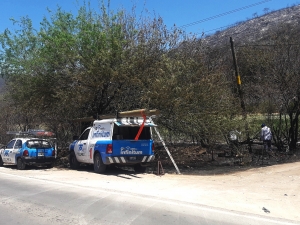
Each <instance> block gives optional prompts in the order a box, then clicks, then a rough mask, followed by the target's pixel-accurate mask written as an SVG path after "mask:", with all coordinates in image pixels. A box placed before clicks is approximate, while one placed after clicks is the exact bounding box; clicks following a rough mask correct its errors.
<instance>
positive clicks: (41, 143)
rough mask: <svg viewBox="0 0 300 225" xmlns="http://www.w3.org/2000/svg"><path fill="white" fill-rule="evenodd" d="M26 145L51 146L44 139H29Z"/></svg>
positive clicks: (34, 146) (31, 146)
mask: <svg viewBox="0 0 300 225" xmlns="http://www.w3.org/2000/svg"><path fill="white" fill-rule="evenodd" d="M26 146H27V147H28V148H51V144H50V143H49V142H48V141H45V140H29V141H27V142H26Z"/></svg>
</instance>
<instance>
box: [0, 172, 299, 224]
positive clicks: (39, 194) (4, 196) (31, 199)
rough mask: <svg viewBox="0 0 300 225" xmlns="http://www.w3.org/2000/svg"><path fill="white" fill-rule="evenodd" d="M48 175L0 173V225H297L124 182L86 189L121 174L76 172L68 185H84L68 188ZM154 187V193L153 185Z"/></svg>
mask: <svg viewBox="0 0 300 225" xmlns="http://www.w3.org/2000/svg"><path fill="white" fill-rule="evenodd" d="M47 171H48V173H50V171H51V170H33V171H30V170H25V171H18V170H15V169H12V168H10V167H9V168H7V167H6V168H5V167H4V168H0V203H1V204H0V224H1V225H6V224H7V225H8V224H9V225H14V224H22V225H27V224H28V225H29V224H30V225H33V224H39V225H42V224H46V225H50V224H51V225H54V224H72V225H73V224H74V225H75V224H82V225H85V224H89V225H90V224H104V225H107V224H114V225H116V224H124V225H125V224H136V225H141V224H143V225H147V224H164V225H168V224H170V225H171V224H172V225H174V224H184V225H188V224H197V225H199V224H209V225H213V224H222V225H223V224H264V225H268V224H270V225H271V224H274V225H275V224H276V225H279V224H295V223H293V222H291V221H287V220H283V219H274V218H269V217H264V216H259V215H254V214H248V213H245V212H243V213H242V212H238V211H232V210H226V209H221V208H216V207H209V206H205V205H202V204H201V202H199V203H191V202H187V201H185V200H184V199H182V198H179V197H178V198H177V199H176V193H174V194H175V198H173V199H170V198H164V197H162V196H159V195H157V196H155V195H148V194H147V190H145V191H143V190H140V191H139V193H134V192H133V191H132V190H133V189H138V187H137V186H136V185H138V182H132V183H131V185H132V186H131V185H128V184H126V180H124V181H123V182H124V187H123V188H122V187H121V188H120V186H119V187H118V188H116V189H114V188H110V189H108V188H107V187H101V185H88V183H89V182H92V183H94V184H95V183H97V180H98V179H101V180H102V182H105V179H106V177H107V182H111V181H112V179H115V178H118V179H120V174H115V175H114V174H110V175H99V174H92V178H89V179H86V182H84V176H85V174H86V176H87V177H89V176H91V173H92V172H91V171H87V172H78V174H76V172H77V171H70V174H69V176H71V175H72V178H70V179H72V180H76V179H78V180H83V181H82V183H72V182H69V180H68V179H67V178H64V179H59V180H58V179H52V176H53V175H51V176H47ZM60 173H68V171H56V178H57V177H60ZM127 175H128V174H125V175H123V177H126V176H127ZM129 175H130V176H131V177H133V178H137V179H138V178H142V177H139V175H135V174H129ZM76 176H78V178H76ZM149 176H152V175H149ZM121 177H122V176H121ZM91 179H93V180H91ZM143 179H147V175H143ZM123 182H122V181H120V182H119V183H118V185H121V186H122V183H123ZM81 184H82V185H81ZM152 185H153V186H152V188H153V189H155V188H156V186H155V183H152ZM141 188H143V186H141ZM150 188H151V187H150ZM170 191H172V190H170Z"/></svg>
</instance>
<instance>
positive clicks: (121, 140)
mask: <svg viewBox="0 0 300 225" xmlns="http://www.w3.org/2000/svg"><path fill="white" fill-rule="evenodd" d="M129 112H134V113H131V114H130V113H129V114H128V113H125V114H124V113H123V114H121V113H120V114H119V116H118V117H117V118H111V119H102V120H95V121H94V122H93V125H92V126H91V127H88V128H86V129H85V130H84V131H83V133H82V134H81V135H80V136H79V137H78V136H74V138H73V139H74V141H73V143H71V145H70V147H69V150H70V158H69V160H70V167H71V168H72V169H77V168H78V167H79V165H80V163H85V164H93V165H94V171H95V172H97V173H104V172H105V170H106V166H107V165H118V166H133V168H134V170H135V171H136V172H141V173H143V172H145V170H146V167H145V165H146V164H147V163H149V162H151V161H153V160H154V158H155V156H154V143H153V140H152V130H151V127H154V126H156V125H155V124H154V123H153V122H152V120H151V119H150V118H149V115H152V114H155V113H152V114H151V113H146V112H145V110H144V111H141V112H140V111H139V110H138V113H137V111H129ZM120 115H121V117H120ZM125 115H128V117H125ZM130 115H140V116H137V117H131V116H130ZM146 115H148V116H146Z"/></svg>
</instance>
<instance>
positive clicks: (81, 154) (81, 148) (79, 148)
mask: <svg viewBox="0 0 300 225" xmlns="http://www.w3.org/2000/svg"><path fill="white" fill-rule="evenodd" d="M90 130H91V129H90V128H88V129H86V130H85V131H84V132H83V133H82V134H81V135H80V137H79V140H78V141H77V143H76V144H75V147H74V151H75V154H76V158H77V160H78V161H79V162H84V161H85V160H86V159H87V156H88V155H89V153H88V143H89V139H88V138H89V134H90Z"/></svg>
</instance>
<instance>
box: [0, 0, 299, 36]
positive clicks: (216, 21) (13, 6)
mask: <svg viewBox="0 0 300 225" xmlns="http://www.w3.org/2000/svg"><path fill="white" fill-rule="evenodd" d="M86 1H90V3H91V5H92V7H93V9H95V10H96V11H97V9H98V6H99V0H86ZM104 1H105V2H107V1H108V0H104ZM82 2H83V0H0V33H2V32H3V31H4V30H5V29H6V28H8V29H10V30H13V29H15V28H18V27H16V26H13V23H12V21H10V18H14V19H15V20H18V19H20V18H21V17H23V16H28V17H29V18H30V19H31V20H32V21H33V26H34V27H35V28H37V29H38V28H39V23H40V22H41V21H42V19H43V17H44V16H46V17H48V16H49V13H48V11H47V8H49V9H50V10H52V11H54V12H55V11H56V9H57V6H60V7H61V8H62V9H63V10H65V11H66V12H71V13H73V14H74V15H76V13H77V11H78V9H79V7H80V5H82ZM298 4H300V0H110V9H112V10H114V11H115V12H117V11H118V10H119V9H121V8H123V9H125V10H127V11H129V12H130V11H131V9H132V7H133V6H136V15H138V16H140V15H142V16H143V15H145V12H146V10H147V11H148V12H149V14H150V16H158V15H159V16H161V17H162V19H163V21H164V23H165V24H166V25H167V27H168V28H171V27H172V26H173V25H174V24H175V25H176V26H177V27H180V28H182V29H184V30H185V31H186V32H187V33H194V34H197V35H201V34H202V33H204V34H212V33H214V32H215V31H217V30H221V29H222V28H225V27H226V26H229V25H233V24H235V23H236V22H240V21H245V20H248V19H251V18H253V16H254V15H258V16H260V15H263V14H264V12H266V11H273V10H278V9H282V8H286V7H288V6H292V5H298Z"/></svg>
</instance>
